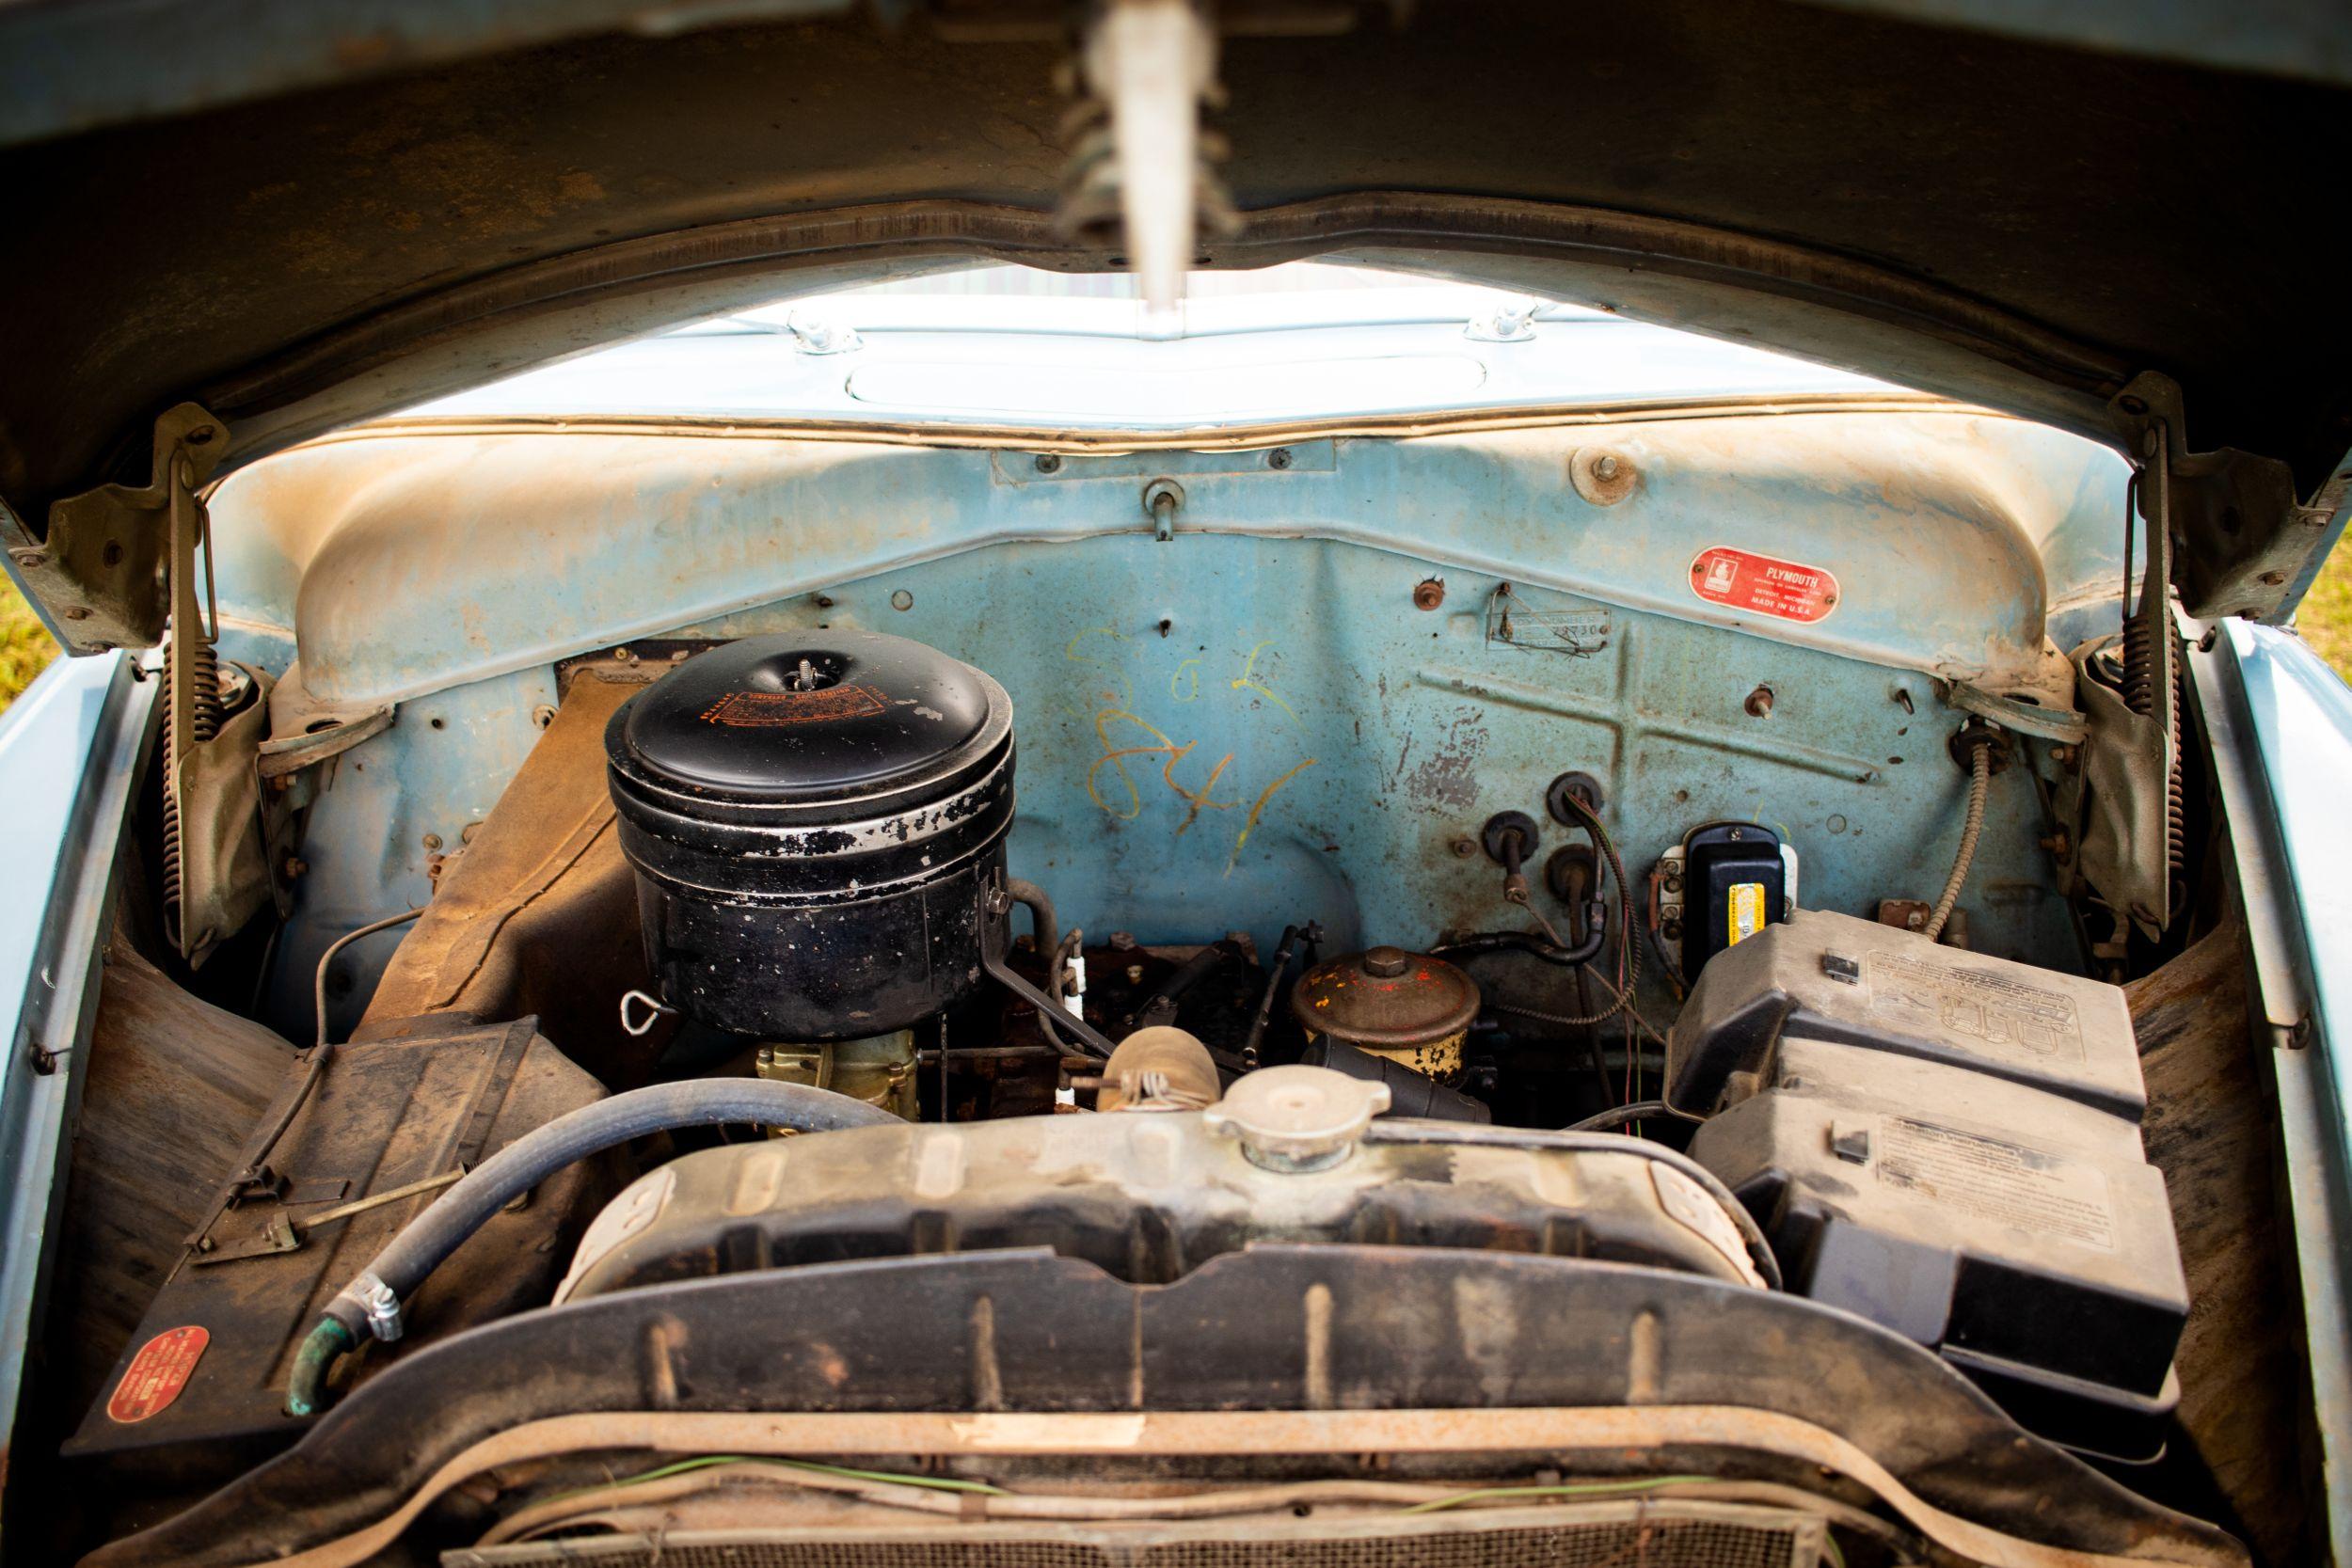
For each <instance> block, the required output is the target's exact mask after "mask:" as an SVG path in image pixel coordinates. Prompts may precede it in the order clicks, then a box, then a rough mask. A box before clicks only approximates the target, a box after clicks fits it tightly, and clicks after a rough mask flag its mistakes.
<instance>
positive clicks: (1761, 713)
mask: <svg viewBox="0 0 2352 1568" xmlns="http://www.w3.org/2000/svg"><path fill="white" fill-rule="evenodd" d="M1741 706H1743V707H1745V708H1746V709H1747V710H1748V717H1749V718H1751V719H1770V718H1771V717H1772V688H1771V687H1769V686H1759V687H1757V688H1756V689H1755V690H1753V691H1751V692H1749V693H1748V700H1747V701H1746V702H1745V703H1743V704H1741Z"/></svg>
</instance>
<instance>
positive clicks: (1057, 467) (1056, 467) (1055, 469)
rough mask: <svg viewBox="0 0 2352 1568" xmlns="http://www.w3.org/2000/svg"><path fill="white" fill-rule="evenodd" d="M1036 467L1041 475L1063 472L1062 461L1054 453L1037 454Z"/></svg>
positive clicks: (1042, 452)
mask: <svg viewBox="0 0 2352 1568" xmlns="http://www.w3.org/2000/svg"><path fill="white" fill-rule="evenodd" d="M1036 467H1037V471H1038V472H1039V473H1041V474H1057V473H1059V472H1061V459H1060V457H1058V456H1057V455H1056V454H1055V453H1053V452H1050V451H1041V452H1039V453H1038V454H1037V465H1036Z"/></svg>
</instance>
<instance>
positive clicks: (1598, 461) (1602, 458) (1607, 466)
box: [1593, 451, 1617, 480]
mask: <svg viewBox="0 0 2352 1568" xmlns="http://www.w3.org/2000/svg"><path fill="white" fill-rule="evenodd" d="M1593 477H1594V478H1595V479H1600V480H1609V479H1614V478H1616V477H1617V459H1616V454H1615V453H1613V452H1606V451H1605V452H1602V453H1601V454H1600V455H1599V456H1598V457H1596V458H1594V459H1593Z"/></svg>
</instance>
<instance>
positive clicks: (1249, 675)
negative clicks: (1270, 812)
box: [1232, 638, 1306, 779]
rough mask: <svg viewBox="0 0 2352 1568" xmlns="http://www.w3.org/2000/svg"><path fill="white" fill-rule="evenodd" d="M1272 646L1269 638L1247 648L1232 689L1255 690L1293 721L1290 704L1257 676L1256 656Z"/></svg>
mask: <svg viewBox="0 0 2352 1568" xmlns="http://www.w3.org/2000/svg"><path fill="white" fill-rule="evenodd" d="M1272 646H1274V642H1273V640H1272V639H1270V638H1269V639H1268V640H1267V641H1263V642H1261V643H1259V644H1258V645H1257V646H1256V647H1254V648H1252V649H1250V650H1249V657H1248V658H1245V659H1243V660H1242V661H1241V673H1240V674H1238V675H1236V676H1234V677H1233V686H1232V689H1234V690H1235V691H1255V692H1256V693H1257V694H1258V695H1259V696H1261V697H1263V698H1264V699H1265V700H1266V701H1267V702H1269V703H1272V704H1273V705H1275V706H1276V707H1279V708H1280V709H1281V710H1282V711H1283V712H1284V713H1289V714H1290V716H1291V720H1292V721H1293V722H1294V723H1295V722H1296V721H1297V719H1298V715H1297V714H1295V713H1292V712H1291V705H1290V704H1288V703H1286V702H1284V701H1282V699H1281V698H1279V697H1278V696H1276V695H1275V694H1274V691H1273V689H1272V688H1270V687H1268V686H1267V685H1266V684H1265V683H1264V682H1263V681H1261V680H1260V679H1259V678H1258V656H1259V655H1260V654H1261V653H1263V652H1264V651H1265V650H1266V649H1268V648H1271V647H1272ZM1300 766H1301V767H1304V766H1306V765H1305V764H1301V765H1300ZM1296 771H1298V769H1297V768H1292V769H1291V772H1292V773H1295V772H1296ZM1282 777H1283V778H1285V779H1287V778H1289V777H1290V773H1285V774H1283V775H1282Z"/></svg>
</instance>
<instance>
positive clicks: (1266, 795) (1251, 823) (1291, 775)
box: [1226, 757, 1315, 871]
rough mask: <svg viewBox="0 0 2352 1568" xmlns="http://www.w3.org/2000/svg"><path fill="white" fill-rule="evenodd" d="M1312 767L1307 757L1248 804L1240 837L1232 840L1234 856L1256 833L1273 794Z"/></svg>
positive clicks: (1267, 786)
mask: <svg viewBox="0 0 2352 1568" xmlns="http://www.w3.org/2000/svg"><path fill="white" fill-rule="evenodd" d="M1314 765H1315V759H1314V758H1312V757H1309V758H1308V759H1307V760H1306V761H1304V762H1302V763H1300V764H1299V765H1298V766H1297V767H1295V768H1292V769H1291V770H1290V771H1289V772H1287V773H1285V774H1283V775H1282V776H1281V777H1280V778H1279V779H1277V780H1275V781H1274V782H1273V783H1272V784H1268V785H1266V786H1265V788H1264V789H1263V791H1261V792H1260V793H1259V796H1258V799H1257V800H1255V801H1253V802H1252V803H1251V804H1250V807H1249V815H1248V816H1247V817H1245V818H1244V819H1243V821H1242V825H1241V836H1240V837H1238V838H1236V839H1234V840H1233V853H1234V854H1235V855H1236V856H1238V855H1240V853H1241V847H1242V846H1243V845H1245V844H1247V843H1248V842H1249V835H1250V834H1251V833H1253V832H1257V831H1258V818H1259V817H1260V816H1263V815H1264V814H1265V806H1266V802H1267V801H1268V800H1273V799H1274V792H1275V791H1276V790H1278V789H1279V788H1281V787H1282V786H1283V785H1284V784H1288V783H1290V782H1291V781H1292V780H1293V779H1295V778H1296V777H1298V775H1299V774H1301V773H1304V772H1305V771H1306V770H1307V769H1308V768H1312V767H1313V766H1314ZM1226 869H1227V870H1229V871H1230V870H1232V862H1230V861H1229V862H1227V863H1226Z"/></svg>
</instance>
